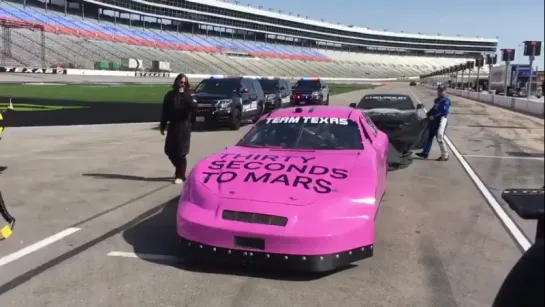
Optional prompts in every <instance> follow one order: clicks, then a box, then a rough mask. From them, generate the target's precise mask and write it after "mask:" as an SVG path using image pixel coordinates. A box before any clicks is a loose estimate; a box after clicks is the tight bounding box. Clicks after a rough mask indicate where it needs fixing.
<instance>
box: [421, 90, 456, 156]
mask: <svg viewBox="0 0 545 307" xmlns="http://www.w3.org/2000/svg"><path fill="white" fill-rule="evenodd" d="M445 90H446V87H445V86H444V85H439V86H438V87H437V98H435V101H434V103H433V107H432V108H431V109H430V110H429V111H428V113H427V116H428V119H429V120H430V123H429V129H430V130H429V135H428V143H427V144H426V146H425V147H424V149H423V150H422V152H420V153H417V154H416V155H417V156H419V157H421V158H424V159H427V158H428V156H429V154H430V151H431V146H432V144H433V138H434V137H437V143H438V144H439V149H440V150H441V157H439V158H438V159H437V161H447V160H448V149H447V144H445V141H444V138H445V130H446V129H447V117H448V113H449V110H450V99H449V98H448V97H447V96H445Z"/></svg>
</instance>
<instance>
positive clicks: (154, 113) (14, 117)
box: [0, 97, 161, 127]
mask: <svg viewBox="0 0 545 307" xmlns="http://www.w3.org/2000/svg"><path fill="white" fill-rule="evenodd" d="M8 100H9V98H6V97H0V102H5V101H8ZM12 103H13V106H14V110H10V111H8V112H7V113H6V114H4V123H5V125H6V127H32V126H69V125H98V124H121V123H144V122H158V121H159V119H160V115H161V105H160V104H157V103H131V102H89V101H74V100H51V99H39V98H12Z"/></svg>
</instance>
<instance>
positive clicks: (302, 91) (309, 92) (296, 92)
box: [291, 88, 320, 94]
mask: <svg viewBox="0 0 545 307" xmlns="http://www.w3.org/2000/svg"><path fill="white" fill-rule="evenodd" d="M291 91H292V92H293V93H294V94H311V93H313V92H319V91H320V89H319V88H317V89H292V90H291Z"/></svg>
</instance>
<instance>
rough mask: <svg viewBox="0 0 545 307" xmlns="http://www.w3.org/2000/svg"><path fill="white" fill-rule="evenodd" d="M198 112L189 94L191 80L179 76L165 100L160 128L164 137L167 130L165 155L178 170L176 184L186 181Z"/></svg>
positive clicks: (175, 175)
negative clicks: (193, 129)
mask: <svg viewBox="0 0 545 307" xmlns="http://www.w3.org/2000/svg"><path fill="white" fill-rule="evenodd" d="M196 111H197V103H196V101H195V100H194V99H193V97H192V96H191V94H190V93H189V80H188V79H187V77H186V76H185V75H184V74H179V75H178V76H177V77H176V79H175V80H174V84H173V85H172V90H170V91H169V92H168V93H166V95H165V98H164V100H163V111H162V114H161V124H160V127H159V128H160V130H161V134H162V135H165V129H166V130H167V137H166V140H165V154H166V155H167V156H168V158H169V160H170V162H172V165H174V167H175V169H176V171H175V174H174V183H176V184H181V183H182V182H183V181H185V179H186V168H187V159H186V155H187V154H188V153H189V147H190V144H191V126H192V124H193V119H194V118H195V113H196ZM167 126H168V128H167Z"/></svg>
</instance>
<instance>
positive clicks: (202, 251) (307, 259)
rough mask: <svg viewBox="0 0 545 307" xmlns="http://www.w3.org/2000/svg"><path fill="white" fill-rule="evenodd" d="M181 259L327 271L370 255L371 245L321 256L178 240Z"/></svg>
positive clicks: (295, 269) (371, 253) (371, 254)
mask: <svg viewBox="0 0 545 307" xmlns="http://www.w3.org/2000/svg"><path fill="white" fill-rule="evenodd" d="M180 243H181V249H182V253H183V254H182V257H187V258H189V259H191V260H197V261H211V262H215V263H217V262H222V263H230V264H242V265H249V266H255V267H258V268H281V269H286V270H294V271H308V272H328V271H333V270H335V269H338V268H341V267H344V266H347V265H348V264H350V263H353V262H356V261H359V260H363V259H366V258H370V257H372V256H373V245H367V246H361V247H357V248H353V249H350V250H344V251H339V252H335V253H331V254H323V255H297V254H278V253H268V252H265V251H260V250H243V249H234V248H223V247H217V246H211V245H206V244H202V243H199V242H195V241H191V240H187V239H184V238H181V242H180Z"/></svg>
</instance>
